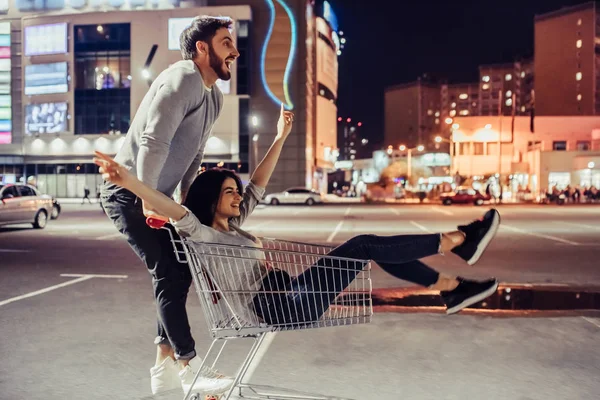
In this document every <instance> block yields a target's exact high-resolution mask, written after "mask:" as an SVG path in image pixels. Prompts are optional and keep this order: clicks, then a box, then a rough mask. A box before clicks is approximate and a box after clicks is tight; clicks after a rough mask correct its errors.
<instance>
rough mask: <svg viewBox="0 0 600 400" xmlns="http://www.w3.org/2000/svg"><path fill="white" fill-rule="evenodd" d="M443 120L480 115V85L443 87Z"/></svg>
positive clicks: (466, 84) (468, 84)
mask: <svg viewBox="0 0 600 400" xmlns="http://www.w3.org/2000/svg"><path fill="white" fill-rule="evenodd" d="M441 96H442V99H441V101H442V118H443V119H446V118H447V117H451V118H453V117H455V116H457V115H460V116H463V117H465V116H477V115H479V85H478V84H477V83H458V84H451V85H442V87H441Z"/></svg>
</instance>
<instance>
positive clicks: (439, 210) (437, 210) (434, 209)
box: [431, 206, 454, 215]
mask: <svg viewBox="0 0 600 400" xmlns="http://www.w3.org/2000/svg"><path fill="white" fill-rule="evenodd" d="M431 209H432V210H433V211H435V212H439V213H441V214H445V215H454V213H453V212H452V211H450V210H444V209H442V208H440V207H437V206H433V207H432V208H431Z"/></svg>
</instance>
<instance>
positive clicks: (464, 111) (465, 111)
mask: <svg viewBox="0 0 600 400" xmlns="http://www.w3.org/2000/svg"><path fill="white" fill-rule="evenodd" d="M459 114H460V115H469V110H460V113H459Z"/></svg>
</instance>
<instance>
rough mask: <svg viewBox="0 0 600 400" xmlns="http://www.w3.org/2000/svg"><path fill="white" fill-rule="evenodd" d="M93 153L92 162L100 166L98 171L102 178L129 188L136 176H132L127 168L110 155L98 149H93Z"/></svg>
mask: <svg viewBox="0 0 600 400" xmlns="http://www.w3.org/2000/svg"><path fill="white" fill-rule="evenodd" d="M94 155H95V156H96V157H94V164H96V165H97V166H99V167H100V173H101V174H102V178H103V179H104V180H106V181H108V182H111V183H114V184H115V185H118V186H121V187H124V188H126V189H130V188H131V184H132V183H133V182H135V180H137V177H135V176H133V174H132V173H131V172H129V170H128V169H127V168H125V167H124V166H122V165H121V164H119V163H118V162H116V161H115V160H113V159H112V158H111V157H110V156H108V155H106V154H104V153H102V152H100V151H94Z"/></svg>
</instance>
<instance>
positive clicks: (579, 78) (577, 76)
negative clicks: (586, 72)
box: [575, 72, 582, 81]
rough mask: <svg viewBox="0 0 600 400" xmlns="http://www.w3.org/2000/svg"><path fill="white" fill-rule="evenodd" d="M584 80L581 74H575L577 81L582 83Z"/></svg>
mask: <svg viewBox="0 0 600 400" xmlns="http://www.w3.org/2000/svg"><path fill="white" fill-rule="evenodd" d="M581 78H582V75H581V72H578V73H576V74H575V80H577V81H580V80H581Z"/></svg>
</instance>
